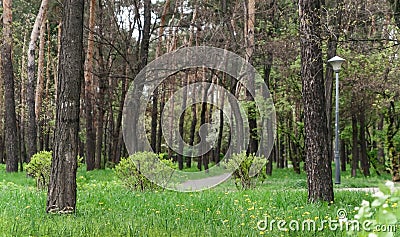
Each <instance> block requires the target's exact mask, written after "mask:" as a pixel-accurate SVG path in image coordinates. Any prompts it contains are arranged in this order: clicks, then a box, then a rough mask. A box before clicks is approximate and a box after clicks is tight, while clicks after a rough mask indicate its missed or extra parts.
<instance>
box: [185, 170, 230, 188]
mask: <svg viewBox="0 0 400 237" xmlns="http://www.w3.org/2000/svg"><path fill="white" fill-rule="evenodd" d="M230 176H231V174H229V173H228V174H221V175H216V176H211V177H207V178H203V179H193V180H188V181H186V182H183V183H182V184H180V185H179V189H180V190H187V191H190V190H202V189H206V188H210V187H214V186H215V185H217V184H219V183H221V182H224V181H225V180H227V179H228V178H229V177H230Z"/></svg>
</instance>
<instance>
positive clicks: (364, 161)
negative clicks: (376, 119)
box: [358, 109, 370, 177]
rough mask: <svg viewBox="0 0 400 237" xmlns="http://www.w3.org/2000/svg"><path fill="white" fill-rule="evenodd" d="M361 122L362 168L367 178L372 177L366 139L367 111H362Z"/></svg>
mask: <svg viewBox="0 0 400 237" xmlns="http://www.w3.org/2000/svg"><path fill="white" fill-rule="evenodd" d="M358 118H359V121H360V152H361V168H362V170H363V174H364V176H365V177H368V176H370V172H369V167H370V165H369V159H368V154H367V141H366V139H365V126H366V125H365V111H364V109H361V111H360V114H359V117H358Z"/></svg>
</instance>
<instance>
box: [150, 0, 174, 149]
mask: <svg viewBox="0 0 400 237" xmlns="http://www.w3.org/2000/svg"><path fill="white" fill-rule="evenodd" d="M170 3H171V1H170V0H166V1H165V3H164V9H163V12H162V14H161V19H160V28H159V30H158V43H157V48H156V58H158V57H160V56H161V55H162V50H161V48H162V39H163V35H164V27H165V25H166V23H165V22H166V16H167V13H168V10H169V6H170ZM158 94H159V92H158V88H156V89H155V90H154V92H153V107H152V111H151V138H150V141H151V148H152V149H153V151H154V152H156V153H159V152H161V151H160V150H158V149H157V119H158V106H157V105H158Z"/></svg>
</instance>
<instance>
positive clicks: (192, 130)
mask: <svg viewBox="0 0 400 237" xmlns="http://www.w3.org/2000/svg"><path fill="white" fill-rule="evenodd" d="M192 94H193V96H192V106H191V107H192V122H191V124H190V131H189V146H190V147H193V145H194V139H195V135H196V134H195V133H196V124H197V106H196V91H195V87H193V91H192ZM193 154H194V151H192V155H190V156H189V157H187V159H186V167H188V168H190V167H192V158H191V157H192V156H193Z"/></svg>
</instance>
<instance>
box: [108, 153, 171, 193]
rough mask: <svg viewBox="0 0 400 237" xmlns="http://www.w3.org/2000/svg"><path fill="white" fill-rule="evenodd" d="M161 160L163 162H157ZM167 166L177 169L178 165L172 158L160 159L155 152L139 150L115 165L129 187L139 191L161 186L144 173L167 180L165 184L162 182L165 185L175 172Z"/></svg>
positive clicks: (157, 178) (116, 171) (155, 178)
mask: <svg viewBox="0 0 400 237" xmlns="http://www.w3.org/2000/svg"><path fill="white" fill-rule="evenodd" d="M159 160H160V161H161V162H162V163H159V162H157V161H159ZM163 164H164V165H163ZM165 165H166V166H165ZM167 167H170V168H174V169H175V168H176V165H175V164H174V163H173V162H172V160H171V159H169V160H168V159H159V156H158V155H157V154H155V153H152V152H138V153H135V154H133V155H131V156H129V157H128V158H122V159H121V161H120V163H119V164H118V165H116V166H115V173H116V175H117V177H118V178H120V179H121V180H122V182H123V184H124V185H125V186H126V187H128V188H129V189H132V190H137V191H145V190H156V189H159V188H160V187H159V186H158V185H157V184H155V183H153V182H151V181H150V180H149V179H148V178H146V176H144V174H143V173H145V174H146V175H147V176H151V177H152V179H153V180H161V181H162V182H165V185H163V184H162V183H161V185H162V186H163V187H165V186H166V184H167V183H168V182H169V181H170V178H171V176H172V173H173V170H171V169H168V168H167Z"/></svg>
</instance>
